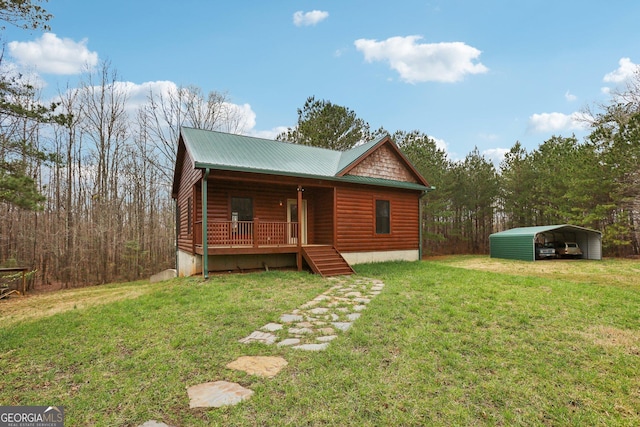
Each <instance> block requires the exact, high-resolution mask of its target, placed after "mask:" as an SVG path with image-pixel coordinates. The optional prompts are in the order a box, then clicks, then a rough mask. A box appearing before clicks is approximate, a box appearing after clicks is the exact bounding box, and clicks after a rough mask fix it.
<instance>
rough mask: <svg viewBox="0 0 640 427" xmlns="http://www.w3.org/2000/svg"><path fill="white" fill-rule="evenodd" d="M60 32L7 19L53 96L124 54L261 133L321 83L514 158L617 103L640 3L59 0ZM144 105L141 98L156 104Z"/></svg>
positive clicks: (144, 81) (360, 110)
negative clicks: (235, 111)
mask: <svg viewBox="0 0 640 427" xmlns="http://www.w3.org/2000/svg"><path fill="white" fill-rule="evenodd" d="M45 6H46V8H47V10H49V11H50V12H51V13H52V14H53V15H54V18H53V19H52V20H51V22H50V26H51V31H50V32H49V33H43V32H29V31H25V30H19V29H16V28H12V27H10V26H7V28H6V29H5V31H4V33H3V41H4V43H5V45H6V47H5V57H4V59H3V65H4V66H12V67H14V68H16V69H18V70H21V71H22V72H24V73H28V74H30V75H32V76H34V78H35V79H37V80H38V81H40V82H41V85H42V86H43V87H44V89H43V96H44V97H45V98H47V97H53V96H54V94H55V93H56V92H57V91H58V90H59V88H60V87H66V86H67V84H69V85H71V86H73V85H74V84H75V83H76V82H77V79H78V77H79V75H80V73H81V72H82V70H83V69H86V67H89V68H91V67H97V66H98V64H99V63H100V61H103V60H108V61H110V63H111V65H112V67H113V68H115V69H116V70H117V72H118V75H119V76H120V78H121V80H122V81H123V82H127V83H128V87H130V89H131V90H132V91H133V93H134V94H136V93H137V94H138V95H137V98H136V96H132V100H135V99H138V100H139V101H140V100H142V99H143V98H144V93H146V91H148V90H149V88H154V90H161V88H167V87H170V86H171V85H196V86H199V87H201V88H202V89H203V90H204V91H211V90H215V91H218V92H226V93H227V94H228V95H229V97H230V100H231V101H232V102H233V103H234V104H237V105H238V106H239V108H240V109H241V111H243V113H244V114H246V116H247V126H246V129H245V133H247V134H250V135H257V136H262V137H275V135H276V134H277V133H278V132H279V131H280V130H282V129H283V128H286V127H288V126H293V125H294V124H295V122H296V119H297V114H296V110H297V109H298V108H300V107H302V105H303V104H304V102H305V100H306V98H307V97H309V96H315V97H316V99H325V100H329V101H331V102H332V103H334V104H338V105H343V106H345V107H348V108H350V109H352V110H354V111H355V112H356V114H357V115H358V116H359V117H361V118H362V119H364V120H366V121H367V122H369V124H370V125H371V127H372V128H373V129H376V128H378V127H380V126H383V127H384V128H385V129H387V130H388V131H391V132H393V131H396V130H405V131H411V130H419V131H422V132H424V133H426V134H428V135H430V136H431V137H433V138H434V139H436V140H437V141H438V143H439V144H441V146H442V147H444V148H446V150H447V152H448V153H449V155H450V157H451V158H452V159H461V158H464V156H465V155H466V154H467V153H469V152H470V151H471V150H472V149H473V148H474V147H478V149H479V150H480V152H481V153H485V154H486V156H487V157H488V158H492V159H495V158H498V157H499V156H500V153H503V152H504V151H505V150H508V149H509V148H510V147H512V146H513V144H514V143H515V142H516V141H520V142H521V143H523V144H524V146H525V147H526V148H528V149H529V150H531V149H534V148H536V147H537V146H538V145H539V144H541V143H542V142H543V141H545V140H546V139H548V138H549V137H550V136H551V135H563V136H570V135H572V134H576V136H578V137H579V138H582V136H584V135H585V134H586V132H585V130H584V129H583V128H582V127H581V126H582V125H581V122H579V121H576V120H575V118H576V116H578V115H579V114H580V112H581V111H582V110H583V109H584V107H586V106H593V105H594V104H596V103H598V102H606V101H607V100H608V95H607V92H608V91H609V90H611V89H613V88H616V87H621V85H624V82H625V79H627V78H629V76H630V74H631V73H633V71H634V70H636V69H637V67H638V66H637V65H636V64H638V63H640V51H639V48H640V25H638V22H637V18H638V17H639V16H640V2H632V1H628V0H627V1H620V0H612V1H609V2H600V1H589V0H580V1H574V0H554V1H547V0H541V1H533V0H532V1H526V2H525V1H518V2H515V1H512V0H511V1H508V0H493V1H483V0H477V1H462V0H459V1H455V0H454V1H445V0H440V1H438V0H429V1H418V0H399V1H397V2H389V1H378V0H367V1H362V0H339V1H338V0H336V1H328V0H325V1H285V0H282V1H260V0H253V1H249V0H236V1H224V2H223V1H203V0H183V1H181V2H176V1H167V0H155V1H143V0H135V1H134V0H128V1H123V0H111V1H109V2H93V1H87V0H51V1H50V2H49V3H45ZM140 102H141V101H140Z"/></svg>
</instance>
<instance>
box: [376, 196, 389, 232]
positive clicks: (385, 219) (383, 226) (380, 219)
mask: <svg viewBox="0 0 640 427" xmlns="http://www.w3.org/2000/svg"><path fill="white" fill-rule="evenodd" d="M390 212H391V210H390V209H389V201H388V200H376V234H389V233H391V221H390V220H389V219H390V217H391V215H390Z"/></svg>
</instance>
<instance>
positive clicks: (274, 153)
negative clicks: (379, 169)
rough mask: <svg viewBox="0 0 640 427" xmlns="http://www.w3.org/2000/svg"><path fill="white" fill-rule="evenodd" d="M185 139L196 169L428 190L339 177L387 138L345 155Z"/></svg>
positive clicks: (265, 142)
mask: <svg viewBox="0 0 640 427" xmlns="http://www.w3.org/2000/svg"><path fill="white" fill-rule="evenodd" d="M181 135H182V139H183V141H184V144H185V148H186V150H187V151H188V152H189V154H190V156H191V158H192V159H193V161H194V166H195V167H196V168H211V169H219V170H229V171H240V172H254V173H268V174H276V175H285V176H296V177H311V178H323V179H332V180H340V181H349V182H356V183H361V184H370V185H382V186H388V187H396V188H407V189H412V190H423V191H424V190H428V189H430V187H426V186H424V185H422V184H416V183H410V182H402V181H392V180H386V179H379V178H368V177H360V176H353V175H345V176H338V174H339V173H340V172H341V171H343V170H345V169H346V168H348V167H349V165H351V164H352V163H353V162H355V161H357V160H358V159H360V158H361V157H362V156H363V155H365V154H366V153H367V152H368V151H369V150H370V149H372V148H373V147H374V146H375V145H376V144H378V143H380V142H381V141H382V140H383V139H384V137H382V138H379V139H377V140H374V141H371V142H368V143H366V144H362V145H360V146H357V147H354V148H353V149H351V150H347V151H344V152H341V151H334V150H329V149H325V148H319V147H311V146H306V145H298V144H292V143H287V142H282V141H273V140H270V139H263V138H255V137H250V136H244V135H236V134H229V133H223V132H216V131H208V130H201V129H194V128H188V127H183V128H182V130H181Z"/></svg>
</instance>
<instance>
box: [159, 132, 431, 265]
mask: <svg viewBox="0 0 640 427" xmlns="http://www.w3.org/2000/svg"><path fill="white" fill-rule="evenodd" d="M430 189H431V187H430V186H429V184H428V183H427V181H426V180H425V179H424V177H422V176H421V175H420V173H418V172H417V171H416V169H415V168H414V167H413V165H412V164H411V163H410V162H409V161H408V159H407V158H406V157H405V156H404V155H403V154H402V152H401V151H400V149H399V148H398V147H397V146H396V145H395V143H394V142H393V141H392V140H391V139H390V138H389V137H382V138H379V139H377V140H374V141H371V142H368V143H365V144H362V145H359V146H357V147H355V148H353V149H351V150H348V151H345V152H340V151H333V150H327V149H323V148H318V147H309V146H303V145H295V144H290V143H286V142H281V141H272V140H267V139H261V138H253V137H247V136H242V135H235V134H228V133H222V132H214V131H205V130H199V129H193V128H182V129H181V133H180V139H179V141H178V153H177V158H176V165H175V172H174V180H173V189H172V196H173V198H174V199H175V200H176V218H177V220H176V233H177V239H176V240H177V241H176V246H177V251H178V253H177V264H178V265H177V270H178V274H179V275H180V276H189V275H194V274H203V275H204V276H205V277H206V276H207V275H208V273H209V272H210V271H242V270H250V269H255V268H290V267H296V268H298V269H299V270H302V269H303V268H310V269H311V270H312V271H314V272H316V273H319V274H322V275H325V276H330V275H340V274H350V273H351V272H352V269H351V267H350V264H354V263H361V262H375V261H385V260H416V259H419V257H420V253H421V248H420V242H421V236H420V216H421V215H420V198H421V197H422V196H423V195H424V194H425V193H426V192H427V191H428V190H430Z"/></svg>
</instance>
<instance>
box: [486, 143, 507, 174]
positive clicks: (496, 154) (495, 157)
mask: <svg viewBox="0 0 640 427" xmlns="http://www.w3.org/2000/svg"><path fill="white" fill-rule="evenodd" d="M508 152H509V149H508V148H489V149H487V150H484V151H483V152H482V155H483V156H485V157H486V158H487V159H488V160H490V161H491V163H493V165H494V166H495V167H496V169H497V168H498V167H499V166H500V163H502V161H503V160H504V155H505V154H507V153H508Z"/></svg>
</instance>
